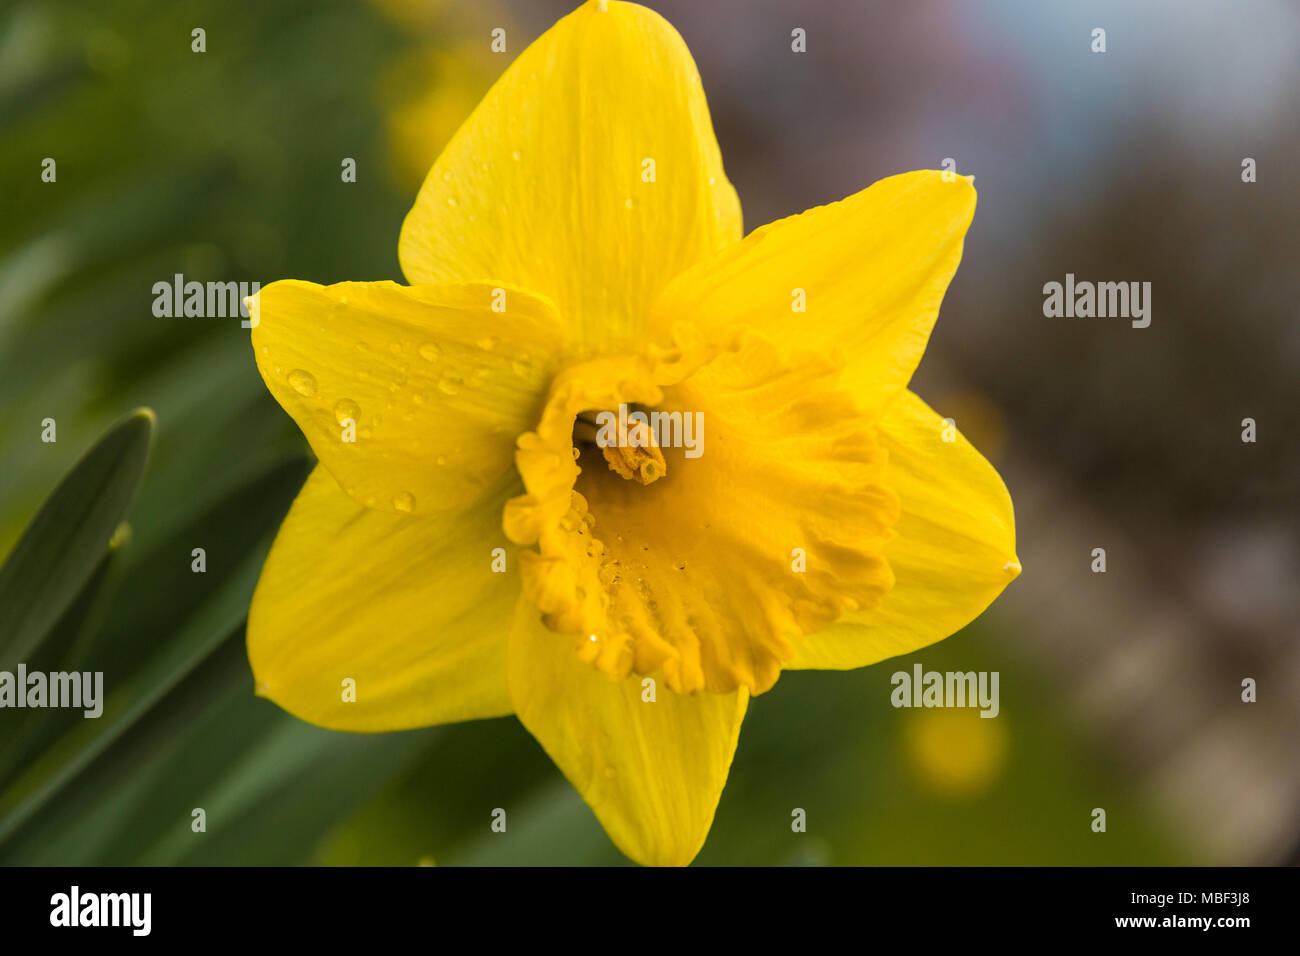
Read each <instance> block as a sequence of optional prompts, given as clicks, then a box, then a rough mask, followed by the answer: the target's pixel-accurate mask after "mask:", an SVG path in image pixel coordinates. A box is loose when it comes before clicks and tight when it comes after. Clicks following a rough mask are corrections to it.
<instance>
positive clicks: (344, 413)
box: [334, 398, 361, 425]
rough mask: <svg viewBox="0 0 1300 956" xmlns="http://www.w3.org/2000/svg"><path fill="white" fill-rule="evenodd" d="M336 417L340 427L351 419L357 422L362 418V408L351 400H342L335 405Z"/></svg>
mask: <svg viewBox="0 0 1300 956" xmlns="http://www.w3.org/2000/svg"><path fill="white" fill-rule="evenodd" d="M334 417H335V418H336V419H337V420H338V423H339V424H340V425H342V424H343V422H344V421H346V420H347V419H349V418H350V419H352V420H353V421H354V422H355V421H356V420H357V419H358V418H360V417H361V406H360V405H358V404H357V403H356V402H354V401H352V399H350V398H340V399H339V400H338V402H336V403H335V405H334Z"/></svg>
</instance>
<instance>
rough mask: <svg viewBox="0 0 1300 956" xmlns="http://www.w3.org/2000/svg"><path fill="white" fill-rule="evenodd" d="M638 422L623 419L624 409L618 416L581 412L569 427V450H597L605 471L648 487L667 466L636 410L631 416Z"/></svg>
mask: <svg viewBox="0 0 1300 956" xmlns="http://www.w3.org/2000/svg"><path fill="white" fill-rule="evenodd" d="M633 415H639V416H641V417H640V418H631V417H629V416H628V415H627V407H626V406H620V407H619V411H618V412H610V411H604V412H583V413H582V414H581V415H579V416H578V419H577V421H576V422H574V425H573V447H574V449H575V450H576V451H579V452H580V451H581V449H582V448H583V446H584V445H585V446H595V447H597V448H599V449H600V453H601V454H602V455H603V456H604V458H605V461H606V463H608V465H609V470H610V471H612V472H614V473H615V474H616V475H618V476H620V477H622V478H626V479H627V480H628V481H635V482H637V483H638V484H642V485H648V484H651V483H652V482H655V481H658V480H659V479H660V478H662V477H663V476H664V475H666V474H667V473H668V462H666V461H665V460H664V453H663V452H662V451H660V450H659V443H658V441H657V440H656V439H655V435H654V432H653V431H652V430H651V429H650V425H649V422H648V421H647V420H646V418H645V412H643V411H641V410H640V409H638V410H636V411H635V412H633Z"/></svg>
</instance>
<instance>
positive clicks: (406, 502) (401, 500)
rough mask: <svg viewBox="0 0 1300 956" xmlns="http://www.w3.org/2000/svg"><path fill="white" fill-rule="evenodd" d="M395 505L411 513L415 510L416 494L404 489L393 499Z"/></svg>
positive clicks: (400, 509) (398, 508) (404, 511)
mask: <svg viewBox="0 0 1300 956" xmlns="http://www.w3.org/2000/svg"><path fill="white" fill-rule="evenodd" d="M393 507H394V508H396V509H397V510H398V511H401V512H403V513H405V514H410V513H411V512H412V511H414V510H415V495H413V494H411V493H410V492H409V491H404V492H402V493H401V494H400V495H398V496H397V497H396V498H394V499H393Z"/></svg>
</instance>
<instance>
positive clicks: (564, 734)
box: [248, 0, 1020, 864]
mask: <svg viewBox="0 0 1300 956" xmlns="http://www.w3.org/2000/svg"><path fill="white" fill-rule="evenodd" d="M974 207H975V191H974V188H973V186H972V185H971V183H970V182H969V181H968V180H967V179H965V178H963V177H959V176H957V177H954V176H951V175H945V174H942V173H940V172H914V173H908V174H905V175H901V176H895V177H892V178H889V179H885V180H883V181H881V182H878V183H876V184H875V185H874V186H871V187H870V188H868V189H865V190H863V191H862V192H860V193H857V194H855V195H853V196H850V197H849V198H848V199H845V200H843V201H841V202H837V203H833V204H831V205H827V206H821V207H818V208H816V209H811V210H809V211H807V212H804V213H802V214H801V215H798V216H792V217H790V218H788V219H783V220H780V221H778V222H774V223H770V224H769V225H767V226H764V227H762V228H760V229H758V230H756V231H754V232H752V233H751V234H749V235H748V236H746V237H744V238H743V239H742V238H741V217H740V206H739V203H738V201H737V198H736V193H735V190H734V189H733V188H732V187H731V185H730V183H728V181H727V178H726V175H725V174H724V173H723V169H722V161H721V158H720V156H719V153H718V146H717V142H716V140H715V139H714V135H713V130H712V125H711V122H710V119H709V112H708V107H707V105H706V103H705V98H704V93H703V91H702V90H701V88H700V79H699V74H698V73H697V71H696V68H695V65H694V63H693V61H692V59H691V56H690V54H689V52H688V51H687V49H686V46H685V45H684V43H683V42H682V40H681V38H680V37H679V36H678V34H677V33H676V32H675V31H674V30H673V29H672V27H671V26H670V25H669V24H668V23H666V22H665V21H664V20H663V19H662V18H661V17H659V16H658V15H657V14H655V13H653V12H651V11H649V10H647V9H645V8H643V7H640V6H636V5H634V4H629V3H619V2H613V0H611V2H607V3H605V2H590V3H587V4H585V5H583V6H582V7H580V8H578V9H577V10H576V11H575V12H573V13H572V14H570V15H569V16H567V17H565V18H564V19H563V20H561V21H560V22H559V23H557V24H556V25H555V26H554V27H552V28H551V29H550V30H549V31H547V32H546V33H545V34H544V35H543V36H542V37H541V38H540V39H539V40H538V41H537V42H536V43H534V44H533V45H532V46H530V47H529V48H528V49H527V50H525V51H524V52H523V53H522V54H521V55H520V56H519V58H518V59H517V60H516V61H515V62H514V64H513V65H511V66H510V68H509V69H507V70H506V72H505V73H504V75H502V77H501V78H500V79H499V80H498V81H497V83H496V85H495V86H494V87H493V88H492V89H491V91H490V92H489V93H488V94H487V97H486V98H485V99H484V100H483V102H482V103H481V104H479V106H478V108H477V109H476V110H475V111H474V112H473V114H472V115H471V116H470V117H469V119H468V121H467V122H466V123H465V125H464V126H463V127H462V128H461V129H460V131H459V132H458V133H457V134H456V135H455V136H454V137H453V139H452V140H451V142H450V143H449V144H448V146H447V148H446V150H445V151H444V152H443V154H442V155H441V156H440V157H439V158H438V160H437V162H436V163H435V164H434V166H433V169H432V170H431V171H430V172H429V175H428V178H427V179H426V180H425V183H424V185H423V187H422V189H421V190H420V193H419V196H418V198H417V199H416V202H415V206H414V208H413V209H412V210H411V212H410V214H409V215H408V216H407V218H406V222H405V224H404V226H403V228H402V232H401V239H400V243H399V247H398V249H399V254H400V259H401V264H402V270H403V272H405V274H406V276H407V278H408V279H409V280H410V281H411V283H412V284H411V285H410V286H401V285H397V284H395V283H392V282H371V283H367V282H345V283H341V284H338V285H332V286H320V285H314V284H312V283H308V282H298V281H283V282H276V283H274V284H272V285H269V286H267V287H266V288H265V289H263V290H262V291H261V293H260V294H259V296H258V297H257V299H256V300H255V301H254V302H253V306H254V309H255V316H256V319H257V325H256V327H255V328H254V330H253V333H252V339H253V347H254V354H255V357H256V360H257V365H258V368H259V370H260V371H261V373H262V376H263V378H264V379H265V381H266V384H267V387H268V388H269V389H270V390H271V393H272V394H273V395H274V396H275V398H276V400H277V401H278V402H279V403H280V404H281V405H283V406H284V408H285V410H286V411H288V412H289V414H290V415H292V416H293V418H294V420H295V421H296V422H297V423H298V425H299V426H300V427H301V429H302V431H303V433H304V434H305V435H306V437H307V440H308V441H309V442H310V444H311V446H312V449H313V450H314V451H315V453H316V455H317V457H318V458H319V464H318V465H317V467H316V469H315V471H314V472H313V473H312V475H311V477H310V478H309V479H308V481H307V483H306V485H305V486H304V487H303V489H302V492H301V493H300V494H299V496H298V499H297V501H296V502H295V503H294V505H293V508H292V510H291V511H290V512H289V515H288V517H287V518H286V519H285V522H284V525H283V526H282V527H281V529H280V532H279V535H278V537H277V538H276V541H275V544H274V546H273V548H272V550H271V553H270V556H269V557H268V559H267V562H266V565H265V567H264V569H263V571H262V577H261V580H260V582H259V584H258V587H257V592H256V595H255V597H254V599H253V604H252V608H251V610H250V612H249V620H248V652H249V657H250V659H251V662H252V667H253V672H254V674H255V677H256V681H257V688H258V693H260V694H262V695H264V696H267V697H269V698H271V699H272V700H274V701H275V702H277V703H278V704H279V705H281V706H282V707H284V708H285V709H286V710H288V711H289V712H291V713H293V714H296V715H297V716H299V717H301V718H302V719H304V720H307V721H310V722H311V723H313V724H318V725H320V726H322V727H330V728H337V729H341V730H354V731H384V730H397V729H401V728H410V727H420V726H426V725H431V724H439V723H446V722H450V721H460V720H469V719H473V718H479V717H495V716H500V715H506V714H515V715H516V716H517V717H518V718H519V720H520V721H522V723H523V724H524V726H525V727H527V728H528V730H529V731H530V732H531V733H532V734H533V735H534V736H535V737H536V738H537V740H538V741H539V742H540V743H541V744H542V746H543V747H544V748H545V749H546V751H547V753H548V754H550V756H551V758H552V759H553V760H554V761H555V762H556V764H558V765H559V767H560V768H561V769H562V770H563V771H564V773H565V775H566V776H567V777H568V778H569V780H570V781H571V782H572V783H573V785H574V786H575V787H576V788H577V789H578V791H579V792H580V793H581V794H582V796H583V797H584V799H585V800H586V801H587V803H588V804H589V805H590V806H591V808H592V809H593V811H594V812H595V814H596V816H597V817H598V818H599V819H600V821H601V823H602V824H603V825H604V827H605V829H606V831H607V832H608V834H609V835H610V837H611V838H612V839H613V841H614V843H615V844H617V845H618V847H619V848H620V849H621V850H622V851H623V852H624V853H626V854H627V855H628V856H629V857H631V858H633V859H634V860H638V861H640V862H644V863H657V864H684V863H687V862H689V861H690V860H691V859H692V858H693V857H694V856H695V854H696V853H697V852H698V851H699V849H700V846H701V845H702V844H703V842H704V838H705V836H706V834H707V833H708V830H709V826H710V823H711V822H712V819H713V814H714V810H715V808H716V806H717V802H718V798H719V795H720V793H721V791H722V787H723V783H724V781H725V780H726V776H727V771H728V768H729V766H730V764H731V759H732V754H733V753H734V751H735V748H736V741H737V738H738V735H739V733H740V724H741V720H742V718H743V717H744V715H745V710H746V707H747V705H748V702H749V698H750V695H752V694H759V693H762V692H763V691H766V690H768V689H769V688H771V687H772V685H773V684H774V683H775V682H776V680H777V678H778V677H779V676H780V674H781V671H782V670H783V669H786V668H830V669H846V668H856V667H863V666H865V665H868V664H872V663H874V662H876V661H879V660H881V659H883V658H887V657H891V656H894V655H897V654H904V653H908V652H910V651H914V650H916V649H917V648H920V647H924V646H926V645H928V644H930V643H932V642H934V641H937V640H941V639H942V638H944V637H946V636H947V635H949V634H951V633H953V632H954V631H956V630H957V629H959V628H961V627H962V626H964V625H965V624H966V623H967V622H968V621H970V620H971V619H972V618H974V617H975V616H976V615H977V614H979V613H980V612H981V611H982V610H983V609H984V608H985V607H986V606H987V605H988V604H989V603H990V602H991V601H992V600H993V599H994V598H995V597H996V596H997V595H998V594H999V593H1000V592H1001V590H1002V589H1003V588H1004V587H1005V586H1006V585H1007V583H1008V582H1009V581H1010V580H1011V579H1012V578H1014V577H1015V576H1016V574H1017V573H1019V570H1020V565H1019V563H1018V562H1017V560H1016V557H1015V541H1014V528H1013V520H1012V510H1011V501H1010V498H1009V497H1008V495H1007V491H1006V489H1005V487H1004V486H1003V484H1002V481H1001V480H1000V479H999V477H998V475H997V474H996V472H995V471H994V470H993V468H992V467H991V466H990V465H989V464H988V462H987V461H985V460H984V458H983V457H981V455H980V454H979V453H978V452H977V451H975V449H974V448H972V447H971V446H970V445H969V444H967V443H966V441H965V440H964V439H963V438H962V437H961V436H960V434H958V433H956V432H955V430H953V429H952V428H951V425H950V424H946V423H945V422H944V420H943V419H941V418H940V417H939V416H938V415H936V414H935V412H933V411H931V410H930V408H929V407H927V406H926V404H925V403H924V402H923V401H921V399H919V398H917V397H916V396H915V395H914V394H912V393H911V392H910V391H908V388H907V384H908V381H909V379H910V378H911V375H912V372H913V370H914V369H915V368H916V365H917V363H918V361H919V360H920V358H921V353H922V351H923V350H924V348H925V343H926V340H927V338H928V337H929V334H930V330H931V327H932V326H933V324H934V321H935V319H936V316H937V314H938V310H939V303H940V300H941V299H942V298H943V294H944V290H945V289H946V288H947V285H948V282H949V280H950V279H951V278H952V275H953V273H954V272H955V270H956V268H957V263H958V260H959V259H960V257H961V250H962V241H963V236H964V234H965V231H966V228H967V226H968V225H969V223H970V221H971V216H972V214H973V211H974ZM621 406H627V407H635V408H638V409H647V410H653V411H658V412H660V413H661V414H665V415H671V413H674V412H680V413H682V415H683V416H699V420H700V421H701V422H702V423H703V425H704V426H705V428H704V434H703V436H701V437H702V438H704V439H706V440H705V441H704V442H703V443H702V445H701V446H700V448H699V449H697V453H696V454H694V455H689V454H687V450H686V449H683V448H682V447H677V446H675V445H674V444H673V443H672V442H671V441H670V442H667V443H664V442H656V441H654V439H653V436H649V435H648V434H647V431H648V430H647V429H644V428H641V427H639V426H635V425H634V426H632V427H630V428H629V427H624V428H623V429H622V432H621V435H620V441H619V443H618V445H617V447H610V446H609V445H608V443H604V444H596V443H592V442H591V441H589V440H588V438H586V437H584V436H589V435H590V430H589V427H590V423H591V422H592V421H593V418H592V415H593V413H594V414H596V415H599V414H600V413H602V412H613V411H615V410H617V409H619V408H620V407H621ZM584 426H587V427H585V428H584ZM670 431H671V430H670ZM633 435H635V437H636V438H638V439H639V441H637V442H635V443H631V444H629V442H628V441H625V440H626V439H630V438H631V437H632V436H633Z"/></svg>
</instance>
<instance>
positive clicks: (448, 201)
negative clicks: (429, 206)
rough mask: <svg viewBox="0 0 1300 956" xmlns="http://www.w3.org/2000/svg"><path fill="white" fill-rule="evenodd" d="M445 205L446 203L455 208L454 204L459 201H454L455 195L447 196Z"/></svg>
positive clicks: (457, 203)
mask: <svg viewBox="0 0 1300 956" xmlns="http://www.w3.org/2000/svg"><path fill="white" fill-rule="evenodd" d="M447 205H448V206H451V207H453V208H455V207H456V206H459V205H460V203H459V202H457V201H456V197H455V196H448V197H447Z"/></svg>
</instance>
